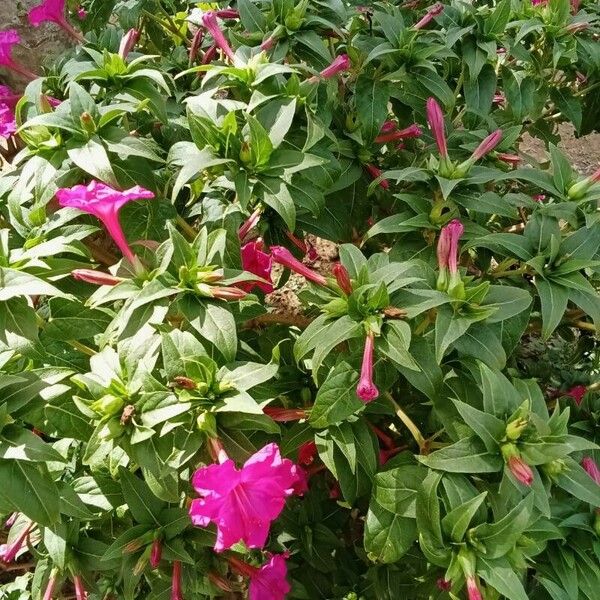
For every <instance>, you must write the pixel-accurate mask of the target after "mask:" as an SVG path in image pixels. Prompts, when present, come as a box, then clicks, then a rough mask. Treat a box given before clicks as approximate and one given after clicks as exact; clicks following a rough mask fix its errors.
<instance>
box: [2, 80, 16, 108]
mask: <svg viewBox="0 0 600 600" xmlns="http://www.w3.org/2000/svg"><path fill="white" fill-rule="evenodd" d="M20 98H21V96H20V95H19V94H15V93H14V92H13V91H12V90H11V89H10V88H9V87H8V86H7V85H0V106H1V105H2V104H6V106H8V107H9V108H10V109H12V110H14V109H15V106H16V105H17V102H18V101H19V99H20Z"/></svg>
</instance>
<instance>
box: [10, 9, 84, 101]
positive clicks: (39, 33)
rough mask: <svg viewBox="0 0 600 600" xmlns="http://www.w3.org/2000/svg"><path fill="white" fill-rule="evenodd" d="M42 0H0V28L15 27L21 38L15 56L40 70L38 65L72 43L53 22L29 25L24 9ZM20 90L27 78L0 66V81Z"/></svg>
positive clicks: (37, 71) (30, 66)
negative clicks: (34, 25) (24, 78)
mask: <svg viewBox="0 0 600 600" xmlns="http://www.w3.org/2000/svg"><path fill="white" fill-rule="evenodd" d="M40 1H41V0H0V29H16V30H17V31H18V32H19V34H20V35H21V37H22V39H23V41H22V45H21V46H20V47H16V48H15V51H14V57H15V58H16V59H18V60H19V62H21V63H22V64H23V65H25V66H26V67H27V68H28V69H30V70H32V71H34V72H36V73H39V72H40V66H41V65H43V64H46V63H49V61H52V59H54V58H56V57H57V56H59V55H60V54H61V53H63V52H64V51H65V50H67V49H68V48H70V47H71V45H72V40H71V39H70V38H69V36H68V35H67V34H66V33H65V32H64V31H63V30H62V29H61V28H60V27H59V26H58V25H56V24H54V23H44V24H42V25H41V26H40V27H32V26H31V25H30V24H29V22H28V21H27V12H28V11H29V9H31V8H32V7H34V6H36V5H37V4H40ZM2 83H4V84H7V85H10V86H11V87H13V88H14V89H15V90H21V89H22V88H23V87H24V85H25V84H26V82H25V81H24V80H23V78H22V77H20V76H18V75H16V74H15V73H11V72H9V71H7V70H6V69H4V68H2V67H0V84H2Z"/></svg>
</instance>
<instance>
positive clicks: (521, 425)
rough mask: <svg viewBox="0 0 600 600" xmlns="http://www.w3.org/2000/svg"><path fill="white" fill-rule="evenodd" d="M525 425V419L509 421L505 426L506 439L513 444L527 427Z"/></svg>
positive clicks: (526, 422)
mask: <svg viewBox="0 0 600 600" xmlns="http://www.w3.org/2000/svg"><path fill="white" fill-rule="evenodd" d="M527 424H528V421H527V419H516V420H515V421H511V422H510V423H509V424H508V425H507V426H506V438H507V439H509V440H511V441H513V442H514V441H515V440H518V439H519V438H520V437H521V434H522V433H523V431H524V430H525V428H526V427H527Z"/></svg>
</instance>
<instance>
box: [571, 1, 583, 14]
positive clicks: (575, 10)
mask: <svg viewBox="0 0 600 600" xmlns="http://www.w3.org/2000/svg"><path fill="white" fill-rule="evenodd" d="M580 4H581V0H571V13H572V14H574V15H576V14H577V13H578V12H579V5H580Z"/></svg>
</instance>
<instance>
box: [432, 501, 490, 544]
mask: <svg viewBox="0 0 600 600" xmlns="http://www.w3.org/2000/svg"><path fill="white" fill-rule="evenodd" d="M486 496H487V492H483V493H481V494H479V495H478V496H475V498H471V500H467V502H464V503H463V504H461V505H460V506H457V507H456V508H454V509H452V510H451V511H450V512H449V513H448V514H447V515H446V516H445V517H444V518H443V519H442V529H443V530H444V533H445V534H446V535H447V536H448V537H449V538H450V539H451V540H452V541H453V542H454V543H456V544H458V543H460V542H462V541H463V538H464V536H465V533H466V531H467V529H468V527H469V524H470V523H471V521H472V520H473V517H474V516H475V515H476V513H477V511H478V510H479V507H480V506H481V504H482V503H483V501H484V500H485V498H486Z"/></svg>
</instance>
